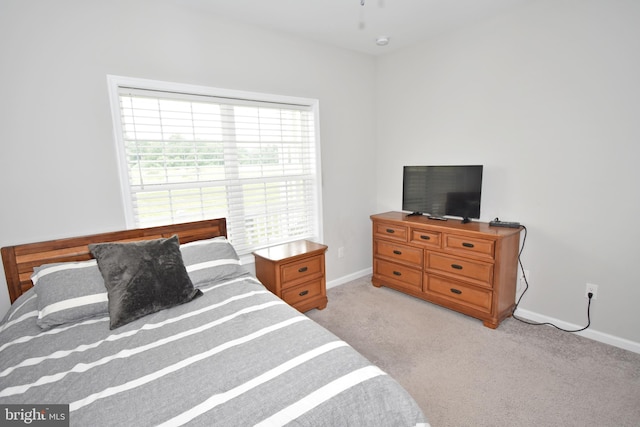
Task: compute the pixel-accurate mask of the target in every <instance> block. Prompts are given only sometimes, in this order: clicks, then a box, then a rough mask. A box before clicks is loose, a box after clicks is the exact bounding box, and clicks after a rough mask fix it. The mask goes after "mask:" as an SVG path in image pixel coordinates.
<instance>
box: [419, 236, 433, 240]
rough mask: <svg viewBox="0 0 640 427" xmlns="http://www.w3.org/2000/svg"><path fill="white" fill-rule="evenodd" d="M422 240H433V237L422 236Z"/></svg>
mask: <svg viewBox="0 0 640 427" xmlns="http://www.w3.org/2000/svg"><path fill="white" fill-rule="evenodd" d="M420 238H421V239H422V240H431V236H425V235H421V236H420Z"/></svg>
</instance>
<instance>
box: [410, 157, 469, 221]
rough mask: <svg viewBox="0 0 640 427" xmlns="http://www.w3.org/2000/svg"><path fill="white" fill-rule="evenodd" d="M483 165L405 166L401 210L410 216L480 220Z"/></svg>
mask: <svg viewBox="0 0 640 427" xmlns="http://www.w3.org/2000/svg"><path fill="white" fill-rule="evenodd" d="M481 193H482V165H466V166H405V167H404V170H403V180H402V210H403V211H409V212H411V214H410V215H429V217H432V218H435V219H443V218H444V217H445V216H454V217H461V218H462V221H463V222H469V219H470V218H475V219H478V218H480V196H481Z"/></svg>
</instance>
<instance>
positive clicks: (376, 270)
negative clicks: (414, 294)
mask: <svg viewBox="0 0 640 427" xmlns="http://www.w3.org/2000/svg"><path fill="white" fill-rule="evenodd" d="M373 274H374V275H379V276H381V277H383V280H387V281H389V282H390V283H393V284H395V285H397V286H402V287H407V288H410V289H414V290H418V291H421V290H422V271H421V270H414V269H413V268H409V267H406V266H404V265H400V264H396V263H395V262H388V261H383V260H381V259H374V260H373Z"/></svg>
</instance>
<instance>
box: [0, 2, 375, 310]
mask: <svg viewBox="0 0 640 427" xmlns="http://www.w3.org/2000/svg"><path fill="white" fill-rule="evenodd" d="M176 3H177V2H176ZM0 52H2V55H1V56H0V61H2V66H1V67H0V94H1V97H0V117H1V119H0V121H1V123H2V125H1V126H0V144H1V145H0V182H2V186H1V187H0V200H2V209H0V246H5V245H9V244H18V243H25V242H30V241H39V240H46V239H54V238H59V237H67V236H72V235H80V234H87V233H97V232H102V231H110V230H116V229H123V228H125V220H124V215H123V208H122V201H121V196H120V187H119V182H118V179H119V178H118V171H117V163H116V152H115V146H114V141H113V132H112V124H111V123H112V122H111V112H110V110H109V99H108V92H107V75H108V74H113V75H122V76H130V77H140V78H146V79H155V80H164V81H172V82H179V83H189V84H197V85H206V86H212V87H220V88H226V89H238V90H247V91H255V92H265V93H274V94H280V95H289V96H299V97H309V98H317V99H319V100H320V110H321V112H320V120H321V125H320V135H321V139H322V142H321V144H322V147H321V149H322V162H323V191H322V193H323V204H324V214H323V216H324V243H326V244H327V245H329V248H330V249H329V251H328V253H327V276H328V277H327V279H328V280H329V281H336V280H338V281H339V280H340V279H341V278H344V277H348V276H349V275H351V274H354V273H355V272H359V271H362V270H366V269H368V268H370V265H371V254H370V248H371V243H370V240H371V238H370V223H369V220H368V216H369V215H370V214H371V213H372V212H373V210H374V207H375V186H374V185H373V184H372V182H373V180H374V178H375V174H374V170H373V168H372V167H371V166H372V165H373V164H374V163H375V150H373V147H374V126H373V123H374V120H373V117H374V113H375V109H374V102H373V101H374V95H375V90H374V82H375V80H374V78H375V67H374V59H373V58H371V57H369V56H367V55H361V54H356V53H352V52H349V51H345V50H341V49H335V48H331V47H326V46H322V45H318V44H313V43H310V42H306V41H301V40H297V39H294V38H289V37H283V36H280V35H277V34H273V33H269V32H264V31H260V30H258V29H254V28H250V27H244V26H241V25H232V24H230V23H226V22H223V21H219V20H217V19H216V17H215V16H204V15H203V14H202V13H200V12H198V11H190V10H187V9H185V8H178V7H177V6H174V5H173V2H170V1H164V0H160V1H151V0H149V1H135V2H131V1H129V0H120V1H108V2H107V1H91V2H87V1H83V0H76V1H71V0H64V1H61V0H57V1H55V2H51V1H47V0H39V1H34V0H30V1H28V2H25V1H22V0H3V1H2V2H1V3H0ZM338 247H344V257H342V258H338V256H337V253H338V250H337V248H338ZM0 274H1V276H0V282H2V283H4V274H3V273H0ZM8 307H9V300H8V294H7V292H6V289H5V286H4V285H2V286H0V316H2V315H4V313H5V311H6V310H7V309H8Z"/></svg>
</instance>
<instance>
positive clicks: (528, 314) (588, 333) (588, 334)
mask: <svg viewBox="0 0 640 427" xmlns="http://www.w3.org/2000/svg"><path fill="white" fill-rule="evenodd" d="M372 273H373V269H372V268H365V269H364V270H360V271H357V272H355V273H351V274H348V275H346V276H343V277H340V278H338V279H335V280H332V281H330V282H327V289H329V288H333V287H334V286H339V285H343V284H345V283H347V282H350V281H352V280H356V279H359V278H361V277H364V276H367V275H371V274H372ZM516 315H517V316H518V317H522V318H523V319H526V320H531V321H533V322H537V323H545V322H548V323H553V324H554V325H556V326H559V327H560V328H562V329H569V330H572V329H580V328H581V327H582V326H580V325H574V324H572V323H568V322H565V321H562V320H559V319H554V318H553V317H549V316H544V315H542V314H538V313H534V312H533V311H529V310H523V309H521V308H518V312H517V313H516ZM576 334H577V335H580V336H583V337H585V338H589V339H592V340H594V341H599V342H602V343H605V344H609V345H612V346H614V347H619V348H622V349H624V350H629V351H632V352H634V353H638V354H640V343H637V342H635V341H631V340H627V339H625V338H620V337H617V336H615V335H610V334H606V333H604V332H598V331H595V330H593V329H587V330H584V331H580V332H576Z"/></svg>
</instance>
